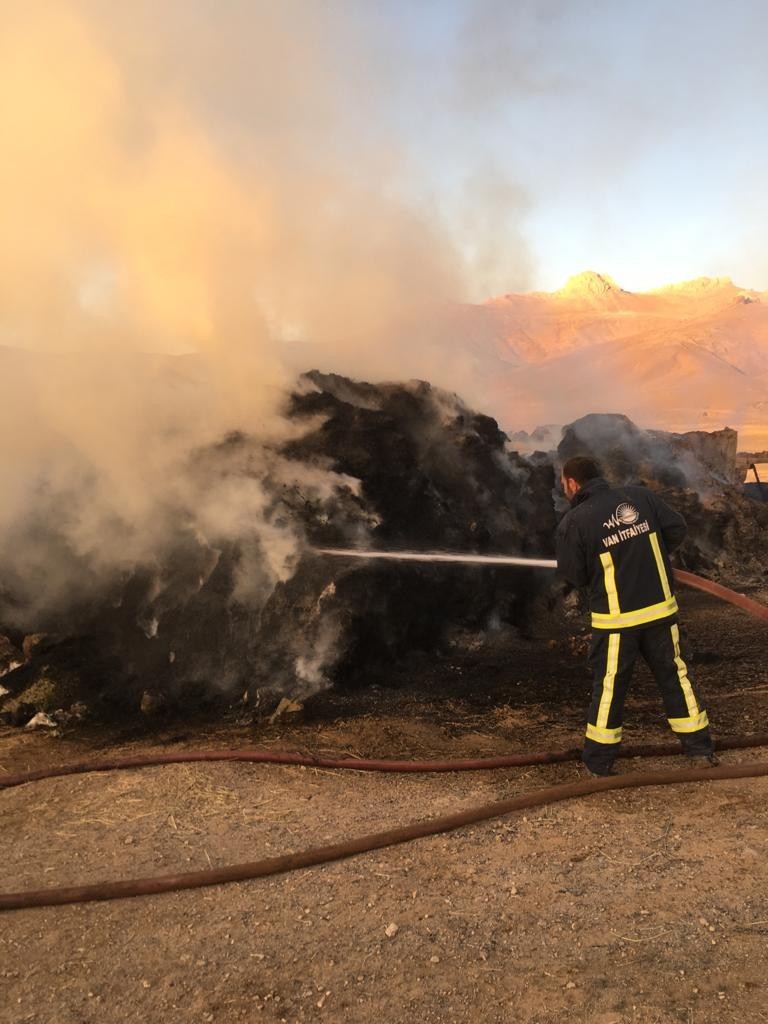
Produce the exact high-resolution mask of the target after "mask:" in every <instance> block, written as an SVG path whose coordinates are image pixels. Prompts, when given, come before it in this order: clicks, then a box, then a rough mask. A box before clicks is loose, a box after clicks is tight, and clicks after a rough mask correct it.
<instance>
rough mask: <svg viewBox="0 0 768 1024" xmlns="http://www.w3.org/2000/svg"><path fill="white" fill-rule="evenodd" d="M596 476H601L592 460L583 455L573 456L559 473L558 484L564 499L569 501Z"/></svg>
mask: <svg viewBox="0 0 768 1024" xmlns="http://www.w3.org/2000/svg"><path fill="white" fill-rule="evenodd" d="M598 476H602V473H601V472H600V467H599V466H598V464H597V463H596V462H595V460H594V459H588V458H587V457H586V456H585V455H574V457H573V458H572V459H568V460H567V461H566V462H564V463H563V468H562V470H561V471H560V482H561V483H562V485H563V490H564V491H565V496H566V498H568V499H571V498H572V497H573V496H574V495H575V494H577V493H578V492H579V491H580V490H581V488H582V487H583V486H584V484H585V483H587V482H588V481H589V480H594V479H595V478H596V477H598Z"/></svg>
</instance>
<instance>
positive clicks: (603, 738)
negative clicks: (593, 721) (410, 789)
mask: <svg viewBox="0 0 768 1024" xmlns="http://www.w3.org/2000/svg"><path fill="white" fill-rule="evenodd" d="M587 739H588V740H594V741H595V743H621V726H619V727H618V729H600V728H598V727H597V726H596V725H588V726H587Z"/></svg>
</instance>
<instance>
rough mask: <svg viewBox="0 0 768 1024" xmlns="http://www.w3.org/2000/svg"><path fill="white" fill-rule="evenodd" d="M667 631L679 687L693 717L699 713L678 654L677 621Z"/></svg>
mask: <svg viewBox="0 0 768 1024" xmlns="http://www.w3.org/2000/svg"><path fill="white" fill-rule="evenodd" d="M669 631H670V633H671V634H672V646H673V649H674V651H673V657H674V659H675V666H676V668H677V678H678V680H679V682H680V688H681V689H682V691H683V696H684V697H685V706H686V707H687V708H688V715H689V717H690V718H694V717H695V716H696V715H697V714H698V713H699V705H698V704H697V703H696V695H695V694H694V692H693V687H692V686H691V681H690V679H689V678H688V666H687V665H686V664H685V662H684V661H683V658H682V655H681V654H680V630H679V628H678V626H677V623H673V624H672V625H671V626H670V627H669Z"/></svg>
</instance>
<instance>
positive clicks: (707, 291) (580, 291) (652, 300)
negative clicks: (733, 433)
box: [447, 271, 768, 449]
mask: <svg viewBox="0 0 768 1024" xmlns="http://www.w3.org/2000/svg"><path fill="white" fill-rule="evenodd" d="M448 334H449V338H448V339H447V341H448V342H449V343H450V344H451V345H452V346H456V347H464V348H466V349H467V350H468V354H469V355H471V364H472V366H473V370H474V379H473V380H471V382H469V383H468V386H467V388H466V389H465V390H466V391H467V393H468V395H469V397H470V398H471V399H472V400H473V401H474V402H475V403H477V402H478V401H479V400H480V399H481V398H482V397H483V396H484V397H485V408H489V409H490V410H492V411H493V413H494V415H496V416H497V417H498V418H499V420H500V421H501V423H502V424H503V425H504V426H505V427H507V428H511V429H515V428H518V427H525V428H526V429H529V430H530V429H532V428H533V427H535V426H537V425H539V424H542V423H552V422H559V423H564V422H568V421H569V420H572V419H574V418H576V417H578V416H581V415H583V414H585V413H587V412H623V413H626V414H627V415H628V416H630V417H631V418H632V419H634V420H636V421H637V422H640V423H644V424H646V425H648V426H654V427H660V428H664V429H668V430H692V429H698V428H702V429H708V428H710V429H714V428H717V427H722V426H726V425H727V426H731V427H734V428H736V429H737V430H738V431H739V434H740V447H741V448H752V449H755V448H765V447H766V445H768V293H760V292H755V291H750V290H748V289H744V288H739V287H738V286H737V285H735V284H734V283H733V282H732V281H731V280H730V279H729V278H722V277H719V278H698V279H696V280H694V281H686V282H683V283H682V284H676V285H670V286H668V287H665V288H658V289H655V290H653V291H650V292H630V291H626V290H625V289H623V288H621V287H620V286H619V285H618V284H617V283H616V282H615V281H614V280H613V279H612V278H610V277H609V276H608V275H606V274H598V273H595V272H594V271H587V272H585V273H582V274H578V275H576V276H575V277H572V278H570V280H569V281H568V282H567V283H566V285H565V286H564V287H563V288H561V289H559V290H558V291H555V292H530V293H525V294H509V295H502V296H498V297H496V298H493V299H489V300H488V301H487V302H485V303H482V304H479V305H463V306H461V307H458V308H457V309H456V310H455V312H454V314H453V318H452V321H451V326H450V329H449V332H448Z"/></svg>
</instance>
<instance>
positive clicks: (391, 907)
mask: <svg viewBox="0 0 768 1024" xmlns="http://www.w3.org/2000/svg"><path fill="white" fill-rule="evenodd" d="M762 596H763V597H765V596H766V595H762ZM681 603H682V604H683V605H684V619H685V622H686V624H687V626H688V638H689V642H690V647H691V650H692V651H693V653H694V658H693V659H692V662H691V670H692V672H691V674H692V675H693V677H694V678H695V680H696V682H697V684H698V686H699V689H700V690H701V692H702V694H703V695H704V697H705V699H706V702H707V704H708V707H709V711H710V718H711V720H712V722H713V726H714V729H715V731H716V732H717V733H719V734H720V735H736V734H743V733H749V732H757V731H765V729H766V716H765V713H764V708H765V701H766V696H767V695H768V629H767V628H766V627H765V626H764V625H761V624H760V623H759V622H756V621H754V620H750V619H749V618H747V617H746V616H745V615H743V614H742V613H741V612H738V611H736V610H733V609H729V608H725V607H723V606H720V605H717V604H716V603H714V602H713V601H712V600H711V599H709V598H707V597H706V596H703V595H695V594H685V595H684V596H683V600H682V602H681ZM512 652H514V654H513V653H512ZM406 675H407V680H406ZM406 681H408V682H409V685H407V686H405V683H406ZM394 684H396V685H394ZM589 685H590V684H589V679H588V677H587V675H586V669H585V665H584V657H583V655H582V654H581V653H578V652H577V653H576V654H574V652H573V650H572V647H571V645H570V643H569V642H568V641H567V638H564V637H560V638H558V639H557V640H552V639H551V638H547V637H540V638H538V639H537V640H530V641H526V642H524V643H521V642H519V641H518V642H517V643H516V644H515V645H514V647H512V648H510V647H509V645H506V646H505V644H504V643H503V642H502V641H501V640H493V641H490V642H488V643H487V644H484V645H478V646H476V647H475V649H474V650H467V649H463V650H462V649H460V648H456V650H455V651H453V652H449V653H448V654H446V655H445V656H444V657H441V658H435V659H431V660H428V661H426V660H425V661H422V662H421V663H419V664H418V665H411V666H408V667H403V668H401V669H400V670H399V671H398V672H393V686H392V687H386V688H385V687H376V688H371V687H369V688H363V689H361V690H360V691H358V692H356V693H354V694H348V695H343V694H338V693H328V694H325V695H320V696H318V697H317V698H315V699H314V700H313V701H312V702H310V703H309V704H308V705H307V707H306V709H305V712H304V713H303V714H302V715H301V717H300V718H299V719H298V720H296V718H295V717H294V718H292V719H290V720H288V721H286V722H282V723H277V724H275V725H272V726H270V725H261V726H258V727H255V726H253V725H246V724H243V723H242V722H241V723H238V722H236V721H233V722H231V723H227V724H225V725H221V724H218V725H217V726H216V727H215V728H214V727H211V726H206V725H205V724H204V723H195V724H190V723H185V724H184V725H182V726H179V725H178V724H177V725H176V726H175V727H173V728H170V727H168V726H155V727H154V729H153V732H152V733H151V734H150V735H147V733H146V727H145V729H144V732H143V733H141V734H140V733H139V732H138V731H137V729H136V727H135V726H133V725H127V726H126V727H125V728H124V729H123V731H122V732H118V731H115V732H114V733H113V734H111V735H110V736H108V737H105V735H104V733H103V732H102V733H98V734H97V733H95V732H94V733H85V734H83V733H81V734H78V735H70V736H64V737H59V738H56V737H52V736H49V735H41V734H40V733H30V732H28V731H24V730H15V729H9V728H6V729H3V730H2V731H1V732H0V770H2V771H23V770H27V769H31V768H34V767H39V766H41V765H43V764H48V763H60V762H66V761H69V760H73V759H81V758H83V757H85V756H92V757H99V756H102V757H103V756H106V755H108V754H109V755H112V754H117V753H126V754H127V753H138V752H140V751H151V750H163V751H166V750H171V749H174V748H181V749H183V748H196V747H214V746H219V747H234V746H238V747H241V746H245V745H254V746H267V747H273V748H276V749H291V750H305V751H312V752H315V753H323V754H341V755H350V756H355V755H370V756H387V757H413V758H423V757H429V756H437V755H439V756H445V757H450V756H456V757H466V756H470V755H479V756H482V755H491V754H498V753H512V752H518V751H532V750H538V749H551V748H560V747H569V746H573V745H575V744H576V743H578V742H579V739H580V736H581V732H582V715H583V708H584V706H585V704H586V702H587V696H588V692H589ZM626 726H627V728H626V734H627V739H628V741H629V742H631V743H634V742H646V741H647V742H659V741H662V740H664V739H666V738H668V736H667V733H666V727H665V722H664V718H663V714H662V710H661V705H660V701H659V700H658V698H657V696H656V694H655V691H654V689H653V685H652V683H651V682H650V680H649V679H648V677H647V675H645V674H644V673H642V672H640V673H638V676H637V679H636V684H635V687H634V690H633V693H632V695H631V697H630V701H629V705H628V709H627V716H626ZM765 757H766V752H765V751H764V750H744V751H734V752H730V753H725V754H724V755H723V761H724V762H726V763H735V762H748V761H757V760H761V759H764V758H765ZM676 763H680V764H681V767H682V766H683V765H682V763H681V762H680V759H679V758H678V759H675V758H668V759H664V760H656V761H645V762H642V763H641V762H632V763H626V762H625V763H624V765H625V770H627V769H629V768H630V767H631V768H632V769H635V770H652V769H654V768H659V767H661V766H662V765H663V764H666V765H673V764H676ZM580 775H581V769H580V768H579V767H578V766H577V765H576V764H575V763H574V764H560V765H553V766H544V767H536V768H523V769H514V770H505V771H496V772H486V773H481V772H477V773H471V774H453V775H431V776H430V775H419V776H390V775H371V774H365V773H362V772H361V773H358V772H344V773H341V772H338V773H336V772H330V771H325V770H322V771H321V770H317V769H307V768H295V767H278V766H250V765H243V764H199V765H173V766H166V767H158V768H147V769H143V770H135V771H128V772H115V773H112V774H108V775H90V776H89V775H85V776H78V777H73V778H62V779H56V780H48V781H44V782H39V783H36V784H34V785H29V786H23V787H19V788H17V789H13V790H9V791H7V792H3V793H0V808H1V810H2V823H3V825H2V834H1V835H0V864H2V883H0V887H1V888H2V889H3V890H4V891H17V890H20V889H24V888H39V887H41V886H43V885H64V884H74V883H85V882H95V881H99V880H105V879H117V878H122V877H132V876H133V877H136V876H141V875H154V874H163V873H170V872H174V871H177V870H193V869H202V868H205V867H207V866H209V865H223V864H228V863H234V862H238V861H246V860H255V859H257V858H259V857H262V856H269V855H274V854H277V853H281V852H287V851H290V850H299V849H302V848H304V847H307V846H310V845H318V844H321V843H324V842H332V841H336V840H338V839H340V838H343V837H346V836H352V835H358V834H363V833H367V832H372V831H377V830H379V829H382V828H385V827H389V826H394V825H396V824H401V823H405V822H407V821H411V820H415V819H420V818H423V817H429V816H434V815H438V814H444V813H448V812H450V811H453V810H457V809H460V808H464V807H470V806H472V805H474V804H478V803H485V802H489V801H491V800H497V799H499V800H500V799H504V798H507V797H510V796H512V795H514V794H516V793H523V792H526V791H528V790H531V789H535V788H538V787H542V786H545V785H549V784H552V783H556V782H561V781H567V780H572V779H574V778H576V777H578V776H580ZM767 860H768V779H767V778H762V779H753V780H743V781H728V782H711V783H697V784H688V785H681V786H679V787H674V788H665V789H663V790H662V789H651V788H649V789H640V790H629V791H625V792H616V793H607V794H602V795H595V796H591V797H587V798H583V799H581V800H578V801H572V802H567V803H561V804H557V805H553V806H549V807H545V808H542V809H538V810H534V811H532V812H531V811H529V812H524V813H522V814H519V815H511V816H509V817H507V818H501V819H498V820H494V821H491V822H488V823H485V824H483V825H480V826H475V827H471V828H466V829H463V830H461V831H458V832H454V833H452V834H449V835H443V836H436V837H433V838H429V839H422V840H419V841H417V842H414V843H411V844H407V845H404V846H399V847H396V848H393V849H389V850H385V851H380V852H378V853H373V854H365V855H362V856H359V857H356V858H353V859H351V860H348V861H345V862H341V863H336V864H331V865H327V866H324V867H317V868H311V869H307V870H303V871H298V872H294V873H292V874H289V875H284V876H279V877H274V878H271V879H265V880H257V881H254V882H249V883H244V884H235V885H228V886H220V887H215V888H209V889H201V890H196V891H192V892H186V893H176V894H170V895H163V896H157V897H145V898H139V899H132V900H121V901H115V902H111V903H103V904H90V905H80V906H69V907H60V908H54V909H39V910H26V911H16V912H13V913H6V914H4V915H2V919H1V920H0V1019H1V1020H2V1021H3V1022H4V1024H6V1022H7V1024H27V1022H35V1024H44V1022H45V1024H48V1022H50V1024H80V1022H83V1024H85V1022H91V1021H93V1022H99V1024H118V1022H121V1024H122V1022H129V1021H146V1022H150V1024H155V1022H158V1024H159V1022H162V1024H176V1022H182V1021H183V1022H188V1021H189V1022H201V1024H202V1022H208V1021H217V1022H229V1021H263V1022H265V1024H266V1022H280V1024H295V1022H305V1021H306V1022H326V1024H330V1022H349V1024H357V1022H364V1021H365V1022H367V1021H370V1020H376V1021H381V1022H384V1024H405V1022H408V1024H413V1022H424V1024H443V1022H445V1024H448V1022H461V1021H467V1022H470V1021H471V1022H475V1021H478V1022H488V1024H495V1022H505V1024H507V1022H526V1024H528V1022H530V1024H555V1022H558V1024H559V1022H565V1021H568V1022H589V1024H630V1022H632V1024H651V1022H654V1024H666V1022H673V1021H674V1022H678V1021H681V1022H686V1024H707V1022H718V1024H725V1022H734V1024H735V1022H739V1024H742V1022H752V1021H763V1020H768V1000H767V999H766V982H765V978H766V966H767V960H768V955H767V948H766V936H768V868H767V867H766V862H767ZM392 925H394V926H396V929H395V928H392V927H390V926H392Z"/></svg>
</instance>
